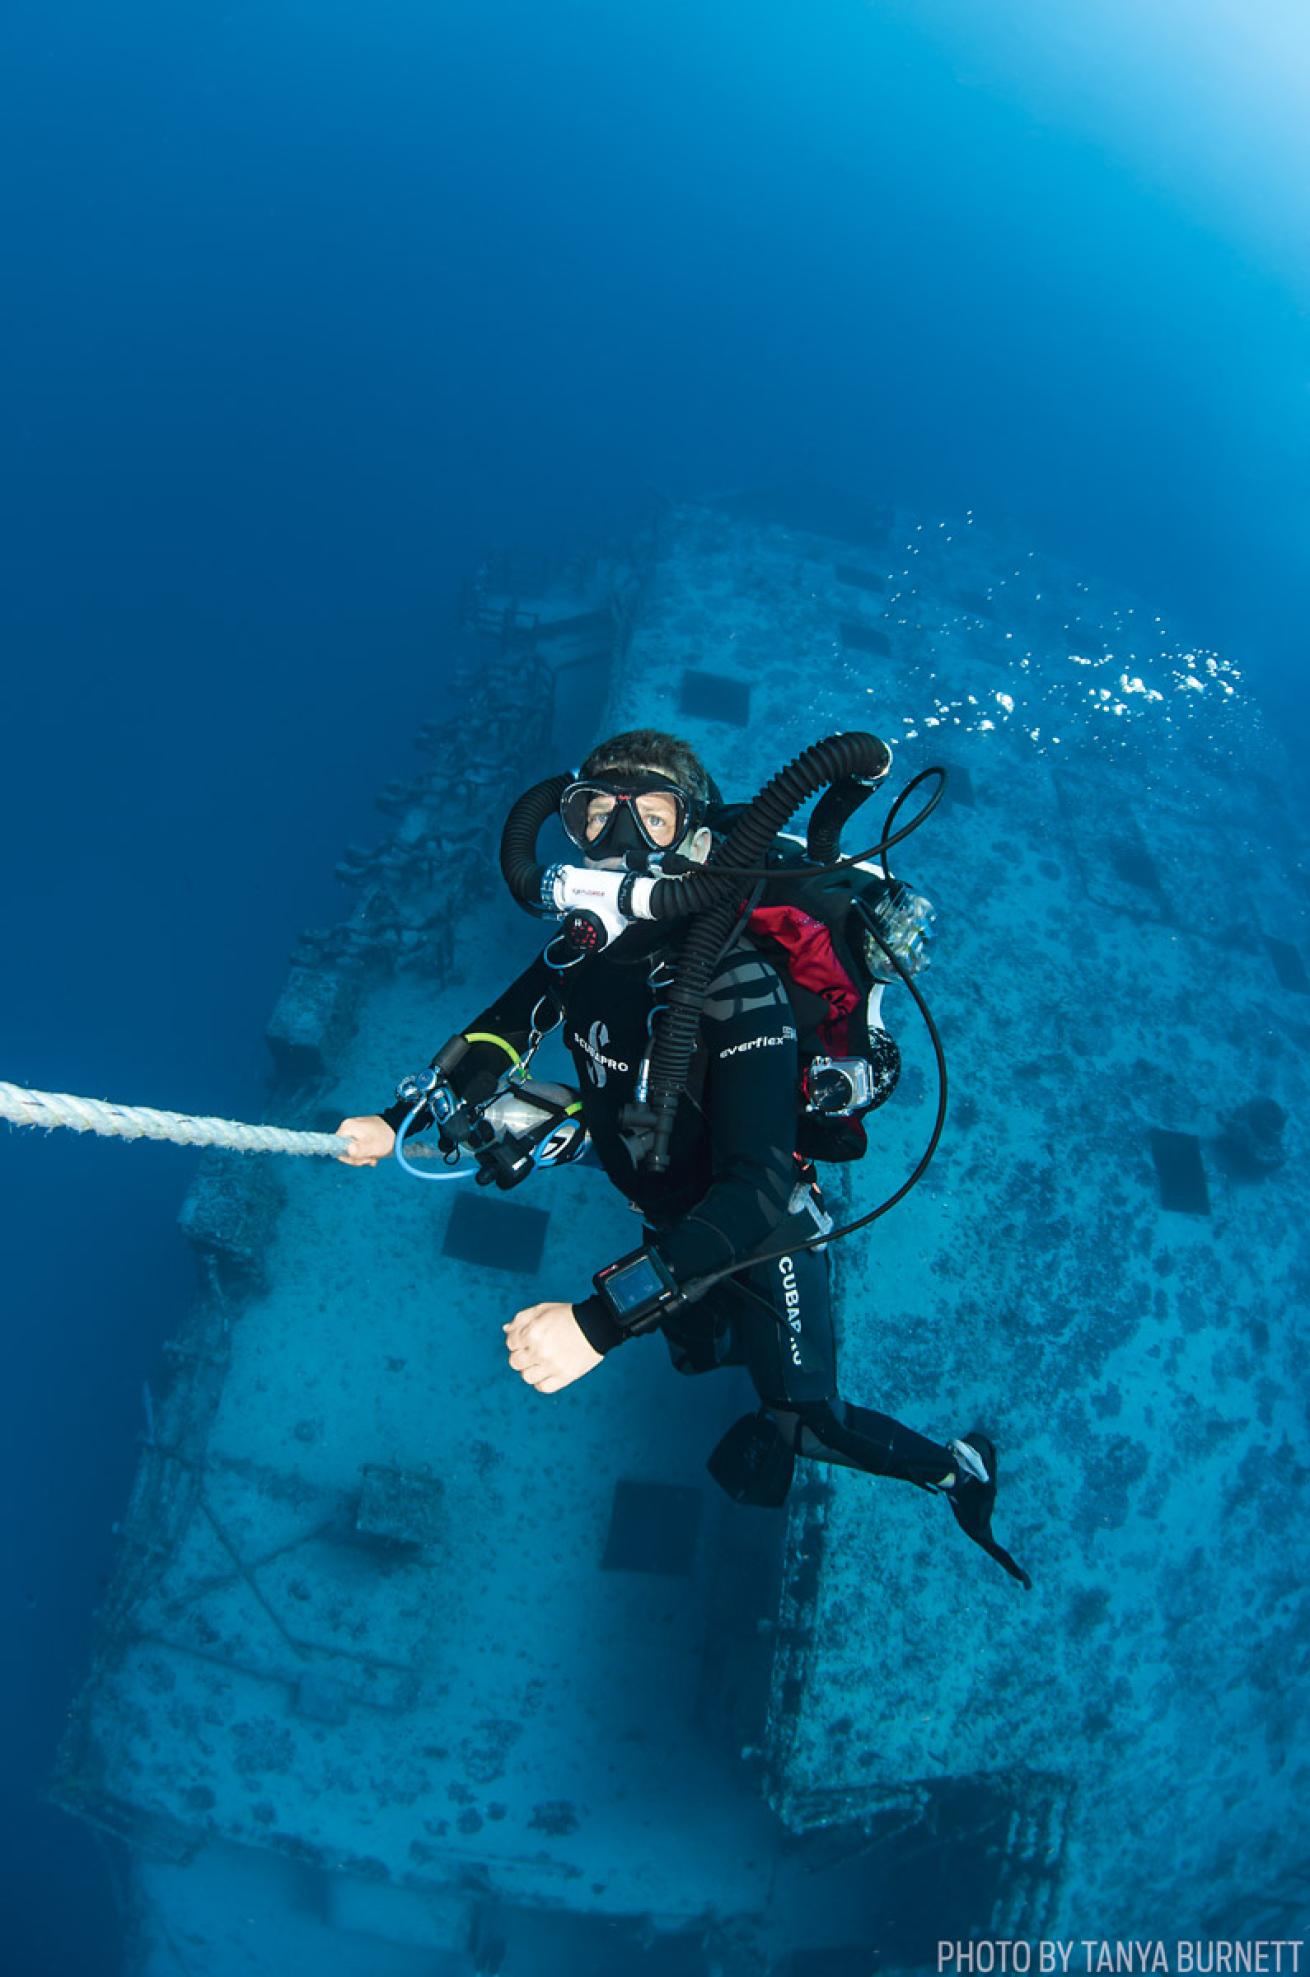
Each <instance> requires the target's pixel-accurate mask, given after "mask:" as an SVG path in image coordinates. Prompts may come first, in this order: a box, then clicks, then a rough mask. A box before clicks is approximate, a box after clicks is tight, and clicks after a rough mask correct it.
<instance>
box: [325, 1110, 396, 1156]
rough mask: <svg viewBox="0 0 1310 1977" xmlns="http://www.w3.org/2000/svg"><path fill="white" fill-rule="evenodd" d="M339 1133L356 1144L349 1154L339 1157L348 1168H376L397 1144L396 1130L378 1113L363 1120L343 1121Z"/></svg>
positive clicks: (373, 1113) (371, 1113)
mask: <svg viewBox="0 0 1310 1977" xmlns="http://www.w3.org/2000/svg"><path fill="white" fill-rule="evenodd" d="M337 1131H338V1133H340V1135H341V1137H342V1138H343V1139H348V1140H351V1141H353V1142H354V1143H353V1145H352V1146H351V1149H350V1151H349V1153H339V1154H338V1155H337V1159H338V1160H341V1161H344V1162H345V1164H346V1166H347V1167H376V1166H377V1164H378V1162H379V1160H385V1159H386V1157H387V1155H388V1154H389V1153H390V1152H391V1149H392V1147H393V1146H394V1145H395V1144H396V1135H395V1132H394V1130H393V1129H392V1128H391V1127H390V1126H389V1125H388V1124H387V1122H386V1120H385V1119H384V1118H382V1117H381V1115H380V1114H379V1113H377V1112H370V1113H369V1114H368V1115H367V1117H365V1118H363V1119H343V1120H342V1121H341V1124H340V1125H339V1126H338V1127H337Z"/></svg>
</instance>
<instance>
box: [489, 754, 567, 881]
mask: <svg viewBox="0 0 1310 1977" xmlns="http://www.w3.org/2000/svg"><path fill="white" fill-rule="evenodd" d="M572 781H573V777H572V776H548V777H547V778H546V780H545V782H541V783H534V784H533V785H532V788H531V789H526V790H524V792H523V794H522V796H521V797H520V798H519V800H518V802H517V803H516V804H515V805H514V807H513V809H512V810H511V811H510V813H509V815H508V817H506V819H505V828H504V830H503V831H502V832H501V834H500V869H501V871H502V873H503V874H504V878H505V884H506V885H507V886H508V887H509V889H510V891H511V892H512V893H513V895H514V897H515V899H516V900H517V901H518V903H519V905H520V906H525V907H526V908H527V910H528V912H529V913H543V912H549V910H550V909H549V907H548V906H547V905H546V904H545V902H544V901H543V899H542V897H541V886H542V880H543V879H544V878H545V875H546V868H545V866H544V865H540V864H538V862H537V839H538V838H539V837H540V836H541V827H542V825H543V824H544V823H545V822H546V821H547V820H548V818H550V817H553V816H554V815H555V814H556V813H557V812H558V810H559V806H560V798H561V797H562V796H563V794H564V792H565V790H566V789H567V788H568V786H569V784H570V783H571V782H572Z"/></svg>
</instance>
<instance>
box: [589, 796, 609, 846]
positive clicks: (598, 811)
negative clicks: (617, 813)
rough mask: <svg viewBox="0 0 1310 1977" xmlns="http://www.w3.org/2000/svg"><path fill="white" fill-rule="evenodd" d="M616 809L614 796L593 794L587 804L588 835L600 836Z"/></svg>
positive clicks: (590, 836) (592, 836)
mask: <svg viewBox="0 0 1310 1977" xmlns="http://www.w3.org/2000/svg"><path fill="white" fill-rule="evenodd" d="M613 811H614V798H613V797H612V796H593V797H592V799H591V801H590V803H589V804H588V805H587V826H586V829H587V837H588V839H591V838H598V837H599V836H600V834H601V832H602V831H603V830H604V828H605V826H606V824H607V823H608V822H609V820H610V817H611V815H612V814H613Z"/></svg>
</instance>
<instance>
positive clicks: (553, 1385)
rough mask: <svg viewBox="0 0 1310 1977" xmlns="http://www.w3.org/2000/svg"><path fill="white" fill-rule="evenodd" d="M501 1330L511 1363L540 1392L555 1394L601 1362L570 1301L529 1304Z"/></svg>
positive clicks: (516, 1313)
mask: <svg viewBox="0 0 1310 1977" xmlns="http://www.w3.org/2000/svg"><path fill="white" fill-rule="evenodd" d="M503 1329H504V1333H505V1344H506V1346H507V1347H508V1349H509V1363H510V1365H511V1366H512V1367H513V1368H514V1371H515V1372H516V1373H521V1374H522V1375H523V1378H524V1379H525V1380H526V1381H527V1383H528V1385H529V1386H530V1387H535V1388H536V1389H537V1392H538V1393H540V1394H557V1393H558V1392H559V1390H560V1388H561V1387H568V1386H572V1384H573V1382H574V1381H575V1380H580V1379H581V1378H582V1376H583V1374H584V1373H590V1372H591V1370H592V1368H593V1367H595V1366H599V1365H600V1362H601V1356H602V1355H601V1354H600V1353H598V1352H597V1351H596V1349H595V1347H594V1346H591V1345H588V1343H587V1340H586V1337H585V1335H584V1333H583V1331H582V1328H581V1326H580V1325H579V1324H578V1321H577V1319H576V1318H575V1317H574V1316H573V1306H572V1305H571V1304H530V1305H528V1307H527V1309H526V1310H525V1311H516V1312H515V1314H514V1316H513V1318H512V1319H511V1320H510V1322H509V1324H508V1325H506V1326H504V1328H503Z"/></svg>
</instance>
